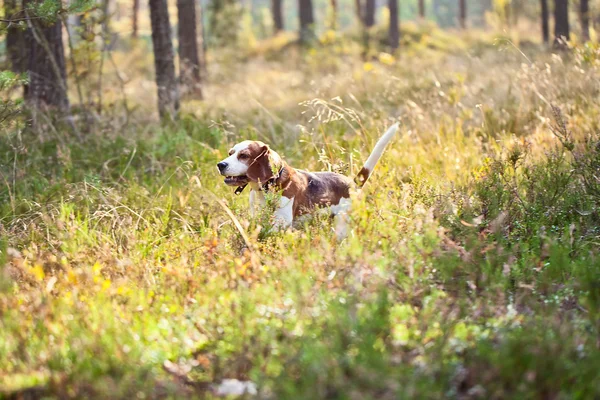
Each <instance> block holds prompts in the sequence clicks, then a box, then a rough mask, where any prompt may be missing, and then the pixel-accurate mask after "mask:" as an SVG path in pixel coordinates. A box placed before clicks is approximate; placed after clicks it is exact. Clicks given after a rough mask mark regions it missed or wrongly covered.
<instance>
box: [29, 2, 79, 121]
mask: <svg viewBox="0 0 600 400" xmlns="http://www.w3.org/2000/svg"><path fill="white" fill-rule="evenodd" d="M31 3H33V1H31V2H30V1H26V2H24V4H23V8H24V9H28V8H29V5H30V4H31ZM26 13H27V18H28V20H27V26H28V29H27V33H26V42H27V43H26V47H27V49H28V53H29V57H28V58H29V60H28V63H27V72H28V74H29V90H27V93H26V99H27V102H28V103H29V104H30V105H31V106H32V107H33V108H37V109H41V110H46V109H56V110H59V111H61V112H67V111H68V110H69V98H68V97H67V79H66V78H67V73H66V69H65V50H64V48H63V40H62V25H61V22H60V19H57V20H56V21H55V22H54V23H52V24H45V23H44V22H43V21H42V20H41V19H38V18H36V17H35V16H34V15H31V14H30V12H27V11H26Z"/></svg>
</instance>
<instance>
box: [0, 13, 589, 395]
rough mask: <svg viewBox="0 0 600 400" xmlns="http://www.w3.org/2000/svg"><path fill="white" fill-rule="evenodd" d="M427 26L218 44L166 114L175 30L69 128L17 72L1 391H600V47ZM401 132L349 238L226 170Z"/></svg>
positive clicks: (345, 164) (132, 48) (9, 126)
mask: <svg viewBox="0 0 600 400" xmlns="http://www.w3.org/2000/svg"><path fill="white" fill-rule="evenodd" d="M164 4H165V2H163V3H162V6H164ZM158 22H160V23H161V24H162V25H163V27H165V26H166V24H165V21H164V20H161V21H158ZM167 22H168V21H167ZM84 26H85V21H84ZM401 27H402V32H401V36H400V42H401V44H400V48H401V50H400V51H401V55H392V54H388V53H386V52H385V49H386V42H385V40H386V39H385V38H386V37H387V35H388V31H387V29H386V28H387V27H382V28H381V29H378V26H375V27H374V28H373V31H372V32H371V33H372V36H371V39H370V40H372V41H373V43H372V47H371V50H370V53H369V54H368V58H367V60H364V59H362V58H361V55H364V47H363V42H362V40H363V38H362V37H360V35H358V34H355V33H354V32H349V33H345V34H344V33H340V32H336V31H325V32H324V33H323V34H321V35H320V36H319V37H318V38H316V40H315V41H314V42H313V43H312V44H311V45H310V46H308V47H300V46H296V44H295V37H293V36H291V35H286V34H285V33H283V34H280V35H278V36H277V37H275V38H272V39H268V40H264V41H260V42H256V43H254V44H253V45H252V46H249V45H248V46H246V47H245V48H239V47H236V48H235V51H232V49H231V48H222V49H217V50H214V49H213V50H212V51H211V52H210V53H209V54H210V58H209V59H208V62H207V63H206V68H207V70H208V71H207V72H208V73H207V76H208V77H209V79H203V81H202V85H203V87H202V89H203V96H204V98H205V99H206V100H202V101H201V100H198V99H194V98H189V99H186V101H182V103H181V111H180V114H179V117H178V118H172V119H171V118H169V119H168V120H166V121H163V122H162V123H160V122H158V118H157V115H154V113H155V112H156V111H155V110H156V104H157V97H156V96H157V94H156V90H155V86H153V83H152V82H153V80H154V71H153V70H152V69H151V66H152V65H153V60H154V59H153V56H152V54H151V52H149V51H148V49H149V48H150V46H151V43H150V41H149V40H148V41H147V42H146V43H140V42H137V41H135V40H132V41H131V42H126V43H127V44H126V46H128V47H127V51H115V52H114V53H113V54H111V55H110V58H107V63H106V65H105V66H104V67H103V68H104V75H102V76H103V79H104V80H103V81H102V84H101V85H100V84H98V83H97V82H96V80H95V79H94V80H93V79H88V80H87V81H85V79H84V82H79V87H80V90H81V91H82V92H81V93H80V94H79V95H78V94H77V90H78V89H77V87H78V84H77V82H75V78H74V76H75V75H74V72H73V71H72V70H69V75H68V76H69V85H68V89H69V91H70V92H69V95H70V97H71V98H72V99H81V98H83V99H84V100H85V99H90V100H89V102H88V101H83V102H77V103H78V104H79V107H76V106H73V107H72V110H71V113H72V116H71V118H69V119H64V118H63V119H56V118H52V117H53V114H52V113H44V112H41V111H39V110H38V111H35V112H34V111H32V109H30V108H29V107H26V106H25V105H24V104H23V102H22V101H21V100H20V99H19V96H18V95H17V94H16V92H17V90H16V88H18V87H19V86H20V85H22V84H23V83H26V81H23V80H22V78H21V77H20V76H19V75H16V74H14V73H9V72H2V73H1V74H0V88H1V89H2V90H3V91H4V92H3V93H8V94H9V96H7V97H6V100H2V103H1V104H0V105H1V106H2V108H0V120H1V121H2V134H1V135H0V177H1V178H2V186H1V188H0V266H1V267H0V331H1V332H2V334H1V335H0V397H5V398H42V397H43V398H61V399H62V398H86V397H93V398H133V397H135V398H140V399H143V398H163V397H170V398H191V397H195V398H212V397H215V396H217V395H218V390H217V385H218V383H219V382H221V381H223V380H224V379H237V380H239V381H252V382H253V383H255V384H256V388H257V390H258V394H257V397H258V398H272V399H288V398H290V399H315V398H336V399H337V398H340V399H363V398H376V399H396V398H442V397H449V398H469V399H470V398H492V399H500V398H510V397H513V398H555V399H563V398H582V399H584V398H585V399H587V398H597V397H600V372H599V371H600V351H599V347H600V254H599V247H598V245H599V243H600V241H599V240H600V230H599V226H600V215H599V214H598V212H599V208H598V207H599V205H600V181H599V179H598V168H599V167H600V105H599V104H598V101H597V99H598V95H599V94H600V46H598V45H597V44H595V43H591V42H588V43H587V44H577V43H576V42H577V41H576V40H573V41H571V43H570V44H569V49H568V51H565V52H560V53H558V54H551V53H549V52H548V50H547V49H546V48H544V47H543V46H542V45H539V44H536V43H531V42H525V41H523V42H522V43H519V40H518V38H519V35H518V34H517V33H516V32H512V33H510V34H509V36H508V37H505V38H502V39H499V38H498V35H496V34H493V33H490V32H489V31H479V30H477V31H473V30H465V31H461V32H451V33H449V32H447V31H446V32H445V31H441V30H439V28H437V27H435V25H434V24H429V23H425V22H420V23H418V24H417V23H412V22H406V21H403V22H402V24H401ZM88 32H89V31H88ZM123 40H124V41H125V40H128V39H123ZM540 40H541V38H540ZM163 44H164V43H163ZM88 45H89V42H87V44H86V41H85V39H82V41H81V42H79V44H78V46H80V47H78V51H79V52H78V53H77V57H76V59H75V63H74V64H71V63H70V61H67V66H69V65H70V66H75V67H74V68H72V69H74V70H77V71H79V73H80V74H83V73H87V74H89V75H87V76H88V77H93V76H96V75H95V74H96V73H97V69H96V68H97V67H95V66H92V64H87V61H86V60H87V59H88V57H91V58H94V57H95V56H97V54H98V53H95V52H94V50H93V49H90V47H89V46H88ZM123 46H125V45H123ZM167 47H168V45H167ZM170 59H171V60H172V59H173V57H172V56H170ZM69 60H70V58H69ZM69 68H71V67H69ZM85 68H89V69H85ZM82 71H84V72H82ZM125 76H126V77H125ZM168 78H169V79H168V81H169V83H172V81H173V78H172V74H171V75H169V77H168ZM98 86H100V89H99V88H98ZM99 91H101V93H102V97H101V98H100V103H99V105H100V106H101V110H102V112H101V113H100V112H94V109H95V107H94V105H96V103H95V100H94V99H96V97H95V96H96V93H97V92H99ZM169 100H173V99H169ZM73 103H74V104H75V102H73ZM34 116H35V124H33V123H31V121H32V118H33V117H34ZM396 117H399V118H400V120H401V124H402V125H401V132H400V133H399V135H398V137H397V139H395V141H394V142H393V143H392V145H391V146H390V147H389V148H388V150H387V152H386V153H385V155H384V157H383V159H382V161H381V163H380V164H379V165H378V166H377V168H376V170H375V172H374V176H373V178H372V179H371V180H369V182H368V183H367V185H366V186H365V188H364V190H363V191H362V192H361V193H359V194H357V196H356V198H355V201H354V203H353V208H352V211H351V230H352V233H351V234H350V235H349V237H347V238H346V239H345V240H343V241H341V242H338V241H336V239H335V235H334V233H333V231H332V225H331V221H329V220H328V219H326V218H323V217H321V216H315V217H314V218H313V219H310V220H307V221H306V223H305V225H304V226H303V227H300V228H298V229H294V230H288V231H285V232H276V231H273V230H271V229H270V224H269V216H268V214H267V213H265V214H263V215H260V216H258V217H256V218H251V217H250V216H249V215H248V212H247V208H248V200H247V197H246V196H244V195H242V196H239V197H238V196H235V195H234V194H233V191H232V190H230V189H231V188H230V187H227V186H225V185H224V184H223V183H222V180H221V177H220V176H218V174H217V171H216V168H215V164H216V163H217V162H218V161H219V160H221V159H222V158H224V156H225V155H226V154H227V151H228V149H229V148H230V147H231V145H232V144H233V143H235V142H237V141H239V140H240V139H247V138H251V139H260V140H263V141H265V142H268V143H269V144H270V145H271V146H272V147H273V148H274V149H276V150H277V151H278V152H279V153H280V154H281V155H283V156H284V157H285V159H286V160H287V161H288V162H289V163H290V164H291V165H292V166H295V167H299V168H305V169H309V170H332V171H338V172H343V173H346V174H348V175H353V174H355V173H356V172H357V171H358V170H359V169H360V164H361V162H362V161H364V160H365V158H366V157H367V155H368V152H369V151H370V149H371V148H372V145H373V143H374V141H375V140H376V139H377V137H378V135H379V134H380V133H381V132H382V131H383V130H384V129H385V128H386V127H387V126H388V125H389V124H390V122H391V121H392V120H394V119H395V118H396ZM248 396H250V395H248Z"/></svg>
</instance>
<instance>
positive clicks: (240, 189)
mask: <svg viewBox="0 0 600 400" xmlns="http://www.w3.org/2000/svg"><path fill="white" fill-rule="evenodd" d="M282 172H283V167H281V168H280V169H279V172H277V175H275V176H273V177H272V178H271V179H269V180H268V181H266V182H265V184H264V185H263V186H262V189H263V190H264V191H265V192H268V191H269V186H273V185H274V184H275V182H277V179H279V178H280V177H281V173H282ZM246 186H248V184H247V183H246V184H245V185H242V186H238V187H237V188H236V189H235V191H234V192H233V193H235V194H236V195H239V194H241V193H242V192H243V191H244V189H246Z"/></svg>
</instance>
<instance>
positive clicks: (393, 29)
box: [388, 0, 400, 53]
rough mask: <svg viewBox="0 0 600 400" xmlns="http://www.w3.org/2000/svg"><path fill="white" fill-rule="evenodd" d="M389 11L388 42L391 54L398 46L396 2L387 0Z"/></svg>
mask: <svg viewBox="0 0 600 400" xmlns="http://www.w3.org/2000/svg"><path fill="white" fill-rule="evenodd" d="M388 8H389V10H390V32H389V42H390V48H391V50H392V53H393V52H395V51H396V50H398V47H399V46H400V26H399V23H398V0H388Z"/></svg>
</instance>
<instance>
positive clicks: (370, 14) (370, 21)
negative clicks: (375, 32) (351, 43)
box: [364, 0, 376, 29]
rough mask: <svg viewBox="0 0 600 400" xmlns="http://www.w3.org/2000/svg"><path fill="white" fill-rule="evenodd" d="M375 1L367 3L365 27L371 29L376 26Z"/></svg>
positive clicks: (367, 1)
mask: <svg viewBox="0 0 600 400" xmlns="http://www.w3.org/2000/svg"><path fill="white" fill-rule="evenodd" d="M375 8H376V7H375V0H366V2H365V10H364V11H365V12H364V17H365V27H366V28H367V29H368V28H371V27H372V26H373V25H375Z"/></svg>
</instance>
